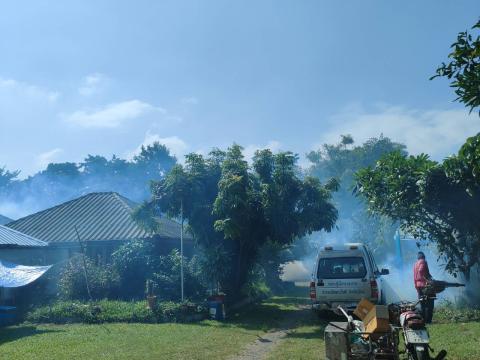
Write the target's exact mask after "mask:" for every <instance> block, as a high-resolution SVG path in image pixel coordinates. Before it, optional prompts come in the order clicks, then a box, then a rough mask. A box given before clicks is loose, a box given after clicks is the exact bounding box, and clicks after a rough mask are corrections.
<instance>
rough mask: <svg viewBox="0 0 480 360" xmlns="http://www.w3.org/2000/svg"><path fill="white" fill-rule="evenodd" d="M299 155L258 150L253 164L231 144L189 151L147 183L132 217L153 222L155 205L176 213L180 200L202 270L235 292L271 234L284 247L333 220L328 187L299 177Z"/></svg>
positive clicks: (156, 212)
mask: <svg viewBox="0 0 480 360" xmlns="http://www.w3.org/2000/svg"><path fill="white" fill-rule="evenodd" d="M296 161H297V156H296V155H294V154H292V153H290V152H285V153H279V154H275V155H274V154H272V153H271V151H269V150H262V151H258V152H257V153H256V154H255V157H254V159H253V167H252V168H251V167H250V166H249V165H248V163H247V162H246V161H245V160H244V158H243V154H242V148H241V147H240V146H239V145H235V144H234V145H233V146H232V147H230V148H229V149H228V150H227V151H221V150H218V149H215V150H213V151H212V152H211V153H210V154H209V156H208V157H206V158H205V157H203V156H201V155H198V154H189V155H187V156H186V161H185V165H184V166H182V165H176V166H175V167H174V168H173V169H172V171H171V172H170V173H168V174H167V176H166V177H165V178H164V179H163V180H161V181H159V182H153V183H152V200H151V201H150V202H148V203H146V204H144V205H143V207H142V209H141V210H140V211H139V212H138V213H137V220H138V221H139V222H140V223H147V224H148V223H150V224H151V223H152V222H153V221H155V218H156V217H158V216H160V209H161V210H162V211H163V212H166V213H167V214H168V215H169V216H171V217H178V216H179V215H180V210H181V208H182V205H183V214H184V217H185V219H186V220H187V222H188V228H189V229H190V231H191V232H192V234H193V235H194V237H195V240H196V241H197V243H198V244H199V245H200V248H201V250H202V253H203V258H204V260H203V264H204V266H203V269H204V273H205V275H207V276H210V277H212V279H213V281H212V282H213V283H214V284H217V283H219V284H220V285H221V289H222V290H223V291H225V292H227V294H229V295H231V296H232V297H231V298H232V299H235V297H236V295H239V291H240V289H242V288H243V286H244V285H245V284H246V283H247V281H248V276H249V273H250V272H251V271H252V269H253V268H254V265H255V263H256V262H257V261H258V255H259V251H260V249H261V248H262V246H264V245H265V244H266V243H267V242H268V241H270V242H272V243H277V244H279V245H280V246H285V247H286V246H289V245H291V243H292V242H293V241H294V239H296V238H298V237H302V236H304V235H306V234H309V233H311V232H313V231H319V230H330V229H331V228H332V227H333V224H334V223H335V219H336V215H337V214H336V210H335V208H334V206H333V205H332V204H331V203H330V198H331V193H330V191H329V190H327V189H326V188H325V187H323V186H322V185H321V184H320V182H319V181H318V180H316V179H313V178H308V179H305V180H302V179H300V177H299V176H298V175H297V173H298V172H297V169H296ZM205 265H206V266H205Z"/></svg>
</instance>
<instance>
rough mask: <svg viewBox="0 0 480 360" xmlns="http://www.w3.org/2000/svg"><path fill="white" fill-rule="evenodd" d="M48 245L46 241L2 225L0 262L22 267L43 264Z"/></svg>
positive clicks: (0, 226)
mask: <svg viewBox="0 0 480 360" xmlns="http://www.w3.org/2000/svg"><path fill="white" fill-rule="evenodd" d="M47 245H48V244H47V243H46V242H44V241H41V240H39V239H36V238H34V237H32V236H29V235H26V234H22V233H21V232H18V231H16V230H13V229H11V228H9V227H6V226H3V225H0V260H5V261H9V262H12V263H16V264H22V265H39V264H43V263H44V261H45V256H44V254H45V251H44V248H45V247H46V246H47Z"/></svg>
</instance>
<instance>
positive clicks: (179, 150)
mask: <svg viewBox="0 0 480 360" xmlns="http://www.w3.org/2000/svg"><path fill="white" fill-rule="evenodd" d="M155 142H158V143H160V144H163V145H165V146H166V147H167V148H168V149H169V150H170V153H171V154H173V155H175V156H176V157H177V159H178V160H179V161H181V162H182V161H183V156H184V155H185V154H186V153H187V150H188V145H187V143H186V142H185V141H183V140H182V139H180V138H179V137H178V136H168V137H161V136H160V135H158V134H155V133H152V132H150V131H147V133H146V134H145V139H144V140H143V142H142V143H141V144H140V145H139V146H138V147H137V148H136V149H135V150H134V151H130V152H129V153H127V154H126V157H127V159H132V158H133V157H134V156H135V155H137V154H139V153H140V151H141V148H142V146H148V145H152V144H153V143H155Z"/></svg>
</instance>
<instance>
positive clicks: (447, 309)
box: [434, 301, 480, 323]
mask: <svg viewBox="0 0 480 360" xmlns="http://www.w3.org/2000/svg"><path fill="white" fill-rule="evenodd" d="M434 320H435V322H439V323H452V322H456V323H459V322H470V321H480V309H479V308H473V307H467V306H455V305H454V304H453V303H451V302H446V301H445V302H444V303H443V304H442V305H440V306H438V307H437V308H436V309H435V314H434Z"/></svg>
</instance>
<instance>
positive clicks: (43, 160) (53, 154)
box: [36, 148, 63, 169]
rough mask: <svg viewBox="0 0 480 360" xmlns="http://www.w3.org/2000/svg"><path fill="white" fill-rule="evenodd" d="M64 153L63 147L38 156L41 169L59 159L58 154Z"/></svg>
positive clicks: (38, 164)
mask: <svg viewBox="0 0 480 360" xmlns="http://www.w3.org/2000/svg"><path fill="white" fill-rule="evenodd" d="M62 153H63V149H60V148H55V149H52V150H49V151H46V152H44V153H41V154H40V155H38V156H37V161H36V163H37V166H38V168H39V169H44V168H46V167H47V165H48V164H50V163H51V162H54V161H55V160H57V159H58V156H59V155H60V154H62Z"/></svg>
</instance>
